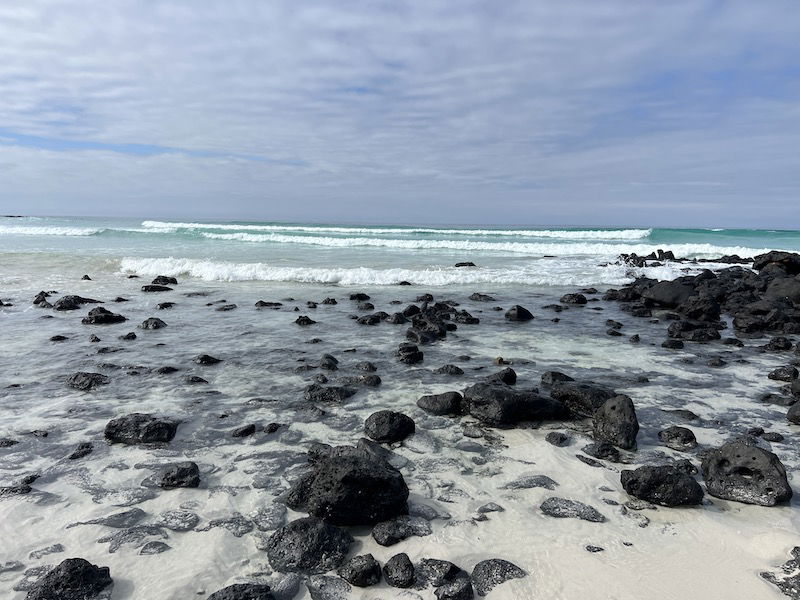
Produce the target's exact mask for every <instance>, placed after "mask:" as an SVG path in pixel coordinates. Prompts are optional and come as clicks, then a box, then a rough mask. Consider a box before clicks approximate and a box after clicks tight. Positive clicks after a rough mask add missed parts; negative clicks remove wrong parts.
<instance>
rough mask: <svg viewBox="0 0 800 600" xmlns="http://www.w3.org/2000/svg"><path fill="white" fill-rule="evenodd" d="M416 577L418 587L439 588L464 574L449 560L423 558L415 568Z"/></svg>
mask: <svg viewBox="0 0 800 600" xmlns="http://www.w3.org/2000/svg"><path fill="white" fill-rule="evenodd" d="M415 571H416V575H417V577H418V582H417V584H418V586H419V587H425V586H433V587H439V586H442V585H444V584H445V583H447V582H449V581H453V580H454V579H456V578H457V577H459V576H463V575H465V573H464V572H463V571H462V570H461V569H459V568H458V567H457V566H456V565H454V564H453V563H451V562H450V561H449V560H439V559H437V558H423V559H422V560H420V561H419V564H418V565H417V566H416V567H415Z"/></svg>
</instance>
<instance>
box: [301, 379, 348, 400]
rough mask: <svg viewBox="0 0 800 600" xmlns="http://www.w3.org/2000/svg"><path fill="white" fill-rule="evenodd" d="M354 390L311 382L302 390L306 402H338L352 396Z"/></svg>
mask: <svg viewBox="0 0 800 600" xmlns="http://www.w3.org/2000/svg"><path fill="white" fill-rule="evenodd" d="M355 393H356V390H354V389H353V388H349V387H344V386H333V385H329V386H324V385H319V384H318V383H312V384H311V385H309V386H307V387H306V389H305V390H303V397H304V398H305V399H306V400H307V401H308V402H328V403H337V404H340V403H342V402H344V401H345V400H347V399H348V398H349V397H350V396H353V395H354V394H355Z"/></svg>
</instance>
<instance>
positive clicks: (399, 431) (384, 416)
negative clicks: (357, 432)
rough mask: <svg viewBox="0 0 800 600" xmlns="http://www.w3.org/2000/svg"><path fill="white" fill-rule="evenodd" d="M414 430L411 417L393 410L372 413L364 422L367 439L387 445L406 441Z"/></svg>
mask: <svg viewBox="0 0 800 600" xmlns="http://www.w3.org/2000/svg"><path fill="white" fill-rule="evenodd" d="M414 429H415V425H414V420H413V419H412V418H411V417H409V416H408V415H404V414H403V413H399V412H396V411H393V410H381V411H378V412H375V413H372V414H371V415H370V416H369V417H367V420H366V421H365V422H364V432H365V433H366V434H367V437H369V438H370V439H373V440H375V441H376V442H382V443H387V444H391V443H393V442H400V441H402V440H404V439H406V438H407V437H408V436H409V435H411V434H412V433H414Z"/></svg>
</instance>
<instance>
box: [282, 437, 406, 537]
mask: <svg viewBox="0 0 800 600" xmlns="http://www.w3.org/2000/svg"><path fill="white" fill-rule="evenodd" d="M407 499H408V487H407V486H406V483H405V480H404V479H403V475H402V474H401V473H400V471H398V470H397V469H395V468H394V467H393V466H391V465H390V464H389V463H388V462H386V461H384V460H381V459H379V458H377V457H375V456H374V455H371V454H369V453H367V452H365V451H363V450H360V449H356V448H351V447H343V449H341V450H340V449H335V450H334V452H332V453H331V454H329V455H324V456H322V457H320V458H319V459H317V460H315V462H314V463H313V464H312V472H311V473H308V474H306V475H305V476H303V477H301V478H300V479H298V480H297V481H296V482H295V483H294V485H292V487H291V489H290V490H289V493H288V495H287V498H286V505H287V506H288V507H289V508H291V509H293V510H297V511H302V512H307V513H309V514H311V515H314V516H316V517H319V518H321V519H324V520H325V521H327V522H329V523H332V524H334V525H372V524H375V523H379V522H381V521H386V520H389V519H391V518H393V517H396V516H399V515H403V514H406V513H408V504H407Z"/></svg>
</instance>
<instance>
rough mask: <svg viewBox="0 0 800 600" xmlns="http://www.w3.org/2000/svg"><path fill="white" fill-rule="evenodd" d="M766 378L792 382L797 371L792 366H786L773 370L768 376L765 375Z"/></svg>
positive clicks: (796, 375) (795, 377)
mask: <svg viewBox="0 0 800 600" xmlns="http://www.w3.org/2000/svg"><path fill="white" fill-rule="evenodd" d="M767 377H769V378H770V379H773V380H775V381H786V382H792V381H794V380H795V379H797V377H798V371H797V369H796V368H795V367H793V366H792V365H787V366H785V367H778V368H777V369H774V370H773V371H771V372H770V374H769V375H767Z"/></svg>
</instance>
